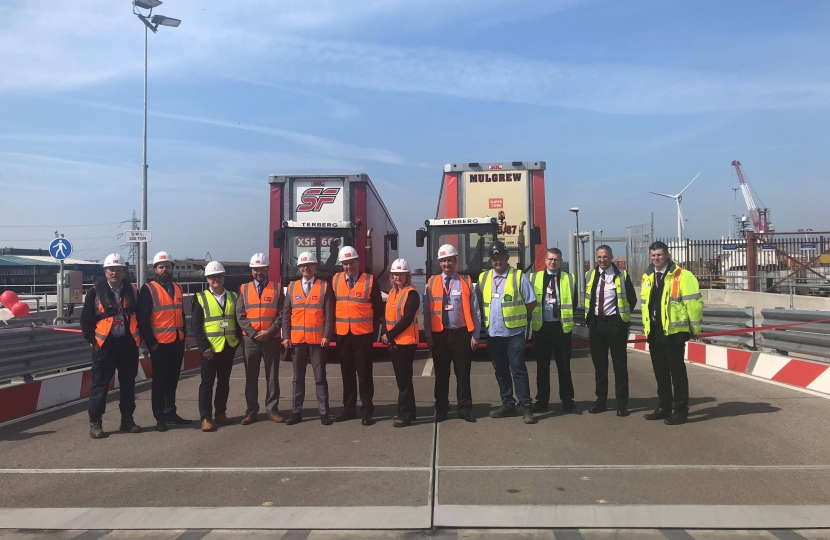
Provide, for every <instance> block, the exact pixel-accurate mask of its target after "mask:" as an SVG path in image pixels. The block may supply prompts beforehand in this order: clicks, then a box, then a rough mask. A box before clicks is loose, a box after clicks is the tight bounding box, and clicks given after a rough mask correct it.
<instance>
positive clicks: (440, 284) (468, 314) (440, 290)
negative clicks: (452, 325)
mask: <svg viewBox="0 0 830 540" xmlns="http://www.w3.org/2000/svg"><path fill="white" fill-rule="evenodd" d="M445 277H446V276H445V275H444V274H439V275H437V276H432V277H431V278H429V287H427V295H426V303H427V305H428V306H429V315H430V328H432V331H433V332H442V331H443V330H444V320H443V318H442V313H443V309H444V278H445ZM459 277H460V278H461V305H462V307H463V308H464V310H463V313H464V323H465V324H466V325H467V331H468V332H472V331H473V330H475V324H474V323H473V316H472V311H471V309H472V308H471V307H470V295H471V294H472V293H473V286H472V284H471V283H470V277H469V276H462V275H460V274H459ZM476 337H478V336H476Z"/></svg>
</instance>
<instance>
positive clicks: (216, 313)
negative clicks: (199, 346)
mask: <svg viewBox="0 0 830 540" xmlns="http://www.w3.org/2000/svg"><path fill="white" fill-rule="evenodd" d="M196 301H197V302H199V305H200V306H202V309H203V310H204V312H205V322H204V329H205V337H207V339H208V341H209V342H210V348H211V349H213V352H217V353H218V352H222V351H223V350H225V344H228V345H230V346H231V347H236V346H237V345H239V340H238V339H237V338H236V293H235V292H232V291H226V292H225V309H224V311H223V310H222V307H221V306H220V305H219V302H217V301H216V298H215V297H214V296H213V294H212V293H211V292H210V291H202V292H200V293H196ZM223 322H224V323H227V326H225V327H222V323H223Z"/></svg>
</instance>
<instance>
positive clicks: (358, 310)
mask: <svg viewBox="0 0 830 540" xmlns="http://www.w3.org/2000/svg"><path fill="white" fill-rule="evenodd" d="M373 283H374V276H371V275H369V274H367V273H366V272H363V273H362V274H360V277H359V278H357V281H356V282H355V284H354V287H352V288H351V289H349V284H348V283H346V273H345V272H338V273H337V274H334V278H333V279H332V284H333V285H334V296H335V300H336V301H337V303H336V305H335V310H334V323H335V325H334V326H335V332H337V335H338V336H345V335H346V334H348V333H349V332H351V333H352V334H354V335H356V336H360V335H363V334H371V333H372V330H373V328H372V323H373V322H374V319H373V312H372V299H371V292H372V284H373Z"/></svg>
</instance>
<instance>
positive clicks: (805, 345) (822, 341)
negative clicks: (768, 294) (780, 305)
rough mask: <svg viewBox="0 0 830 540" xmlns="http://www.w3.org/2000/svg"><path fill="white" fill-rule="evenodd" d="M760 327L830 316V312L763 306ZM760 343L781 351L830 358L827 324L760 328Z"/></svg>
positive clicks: (829, 335)
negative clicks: (766, 307) (776, 328)
mask: <svg viewBox="0 0 830 540" xmlns="http://www.w3.org/2000/svg"><path fill="white" fill-rule="evenodd" d="M761 314H762V315H763V316H764V322H763V323H762V326H776V325H779V324H791V323H796V322H809V321H819V320H822V319H830V311H803V310H793V309H763V310H761ZM761 336H762V337H763V342H762V345H763V346H764V347H767V348H770V349H775V350H777V351H779V352H782V353H783V354H789V353H793V352H795V353H801V354H808V355H811V356H819V357H822V358H830V323H816V324H805V325H801V326H796V327H793V328H781V329H778V330H762V331H761Z"/></svg>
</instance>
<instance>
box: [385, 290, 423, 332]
mask: <svg viewBox="0 0 830 540" xmlns="http://www.w3.org/2000/svg"><path fill="white" fill-rule="evenodd" d="M409 291H413V292H414V291H415V287H413V286H412V285H407V286H406V287H404V288H403V289H401V290H400V291H398V290H397V289H396V288H394V287H393V288H392V290H391V291H389V298H388V299H387V300H386V330H387V331H389V330H392V329H393V328H395V325H396V324H398V322H399V321H400V320H401V319H403V312H404V307H405V306H406V299H407V298H408V297H409ZM415 294H418V293H415ZM418 341H419V336H418V312H417V310H416V311H415V318H414V319H412V324H410V325H409V326H408V327H407V328H406V330H404V331H403V332H401V333H400V334H398V337H396V338H395V343H397V344H398V345H415V344H416V343H418Z"/></svg>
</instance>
